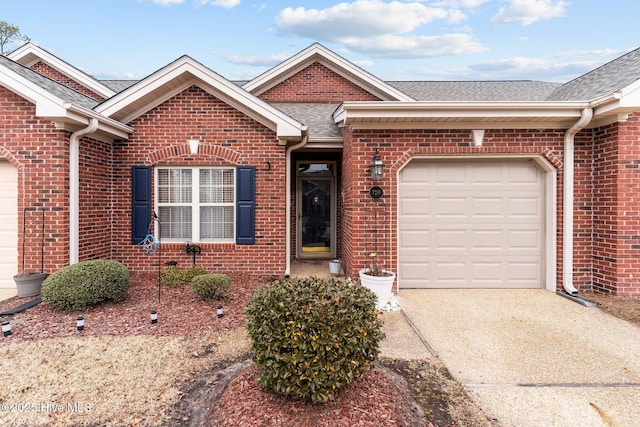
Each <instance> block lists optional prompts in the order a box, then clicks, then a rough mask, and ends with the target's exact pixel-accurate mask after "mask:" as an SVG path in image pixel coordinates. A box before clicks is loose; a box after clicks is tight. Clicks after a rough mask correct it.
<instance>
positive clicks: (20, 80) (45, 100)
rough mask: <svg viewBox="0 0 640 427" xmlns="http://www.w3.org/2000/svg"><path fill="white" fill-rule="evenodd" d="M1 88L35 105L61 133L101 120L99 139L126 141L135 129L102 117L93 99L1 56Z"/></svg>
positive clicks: (42, 116) (37, 113)
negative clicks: (132, 129) (91, 120)
mask: <svg viewBox="0 0 640 427" xmlns="http://www.w3.org/2000/svg"><path fill="white" fill-rule="evenodd" d="M0 85H1V86H4V87H6V88H7V89H9V90H10V91H12V92H14V93H16V94H17V95H18V96H20V97H22V98H24V99H26V100H28V101H29V102H31V103H33V104H34V105H35V107H36V116H38V117H41V118H46V119H50V120H52V121H53V122H54V123H55V125H56V127H57V128H58V129H65V130H68V131H70V132H73V131H75V130H78V129H80V128H83V127H86V126H87V125H88V124H89V122H90V119H91V118H96V119H98V133H97V135H96V137H97V138H98V139H103V140H109V139H113V138H114V137H116V138H126V137H127V136H128V133H129V132H131V129H130V128H129V127H128V126H126V125H123V124H122V123H119V122H117V121H115V120H111V119H108V118H105V117H100V116H99V115H98V114H96V113H95V112H94V111H92V108H93V107H94V106H95V105H96V104H97V102H96V101H94V100H93V99H91V98H89V97H87V96H85V95H83V94H81V93H78V92H76V91H74V90H72V89H69V88H68V87H66V86H64V85H62V84H60V83H58V82H56V81H54V80H51V79H49V78H47V77H45V76H43V75H41V74H39V73H36V72H35V71H33V70H31V69H29V68H27V67H25V66H23V65H20V64H18V63H17V62H14V61H12V60H10V59H9V58H6V57H4V56H1V55H0Z"/></svg>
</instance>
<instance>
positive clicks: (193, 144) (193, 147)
mask: <svg viewBox="0 0 640 427" xmlns="http://www.w3.org/2000/svg"><path fill="white" fill-rule="evenodd" d="M187 142H188V143H189V151H191V154H198V146H199V145H200V141H199V140H197V139H190V140H188V141H187Z"/></svg>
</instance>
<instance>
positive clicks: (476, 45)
mask: <svg viewBox="0 0 640 427" xmlns="http://www.w3.org/2000/svg"><path fill="white" fill-rule="evenodd" d="M343 43H345V44H346V45H347V46H349V48H350V49H351V50H353V51H357V52H366V53H369V54H372V55H376V56H378V55H379V56H384V57H386V58H425V57H434V56H448V55H462V54H465V53H478V52H484V51H485V50H487V48H486V47H485V46H483V45H482V44H481V43H480V42H478V41H476V40H475V39H474V38H473V37H472V36H470V35H468V34H445V35H442V36H395V35H385V36H377V37H370V38H362V39H347V40H343Z"/></svg>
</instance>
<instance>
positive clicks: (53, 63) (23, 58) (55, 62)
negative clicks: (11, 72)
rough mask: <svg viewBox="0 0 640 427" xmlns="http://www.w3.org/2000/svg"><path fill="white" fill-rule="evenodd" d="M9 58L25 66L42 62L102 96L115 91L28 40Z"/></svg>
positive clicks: (104, 96) (110, 95)
mask: <svg viewBox="0 0 640 427" xmlns="http://www.w3.org/2000/svg"><path fill="white" fill-rule="evenodd" d="M7 57H8V58H9V59H12V60H13V61H15V62H18V63H20V64H22V65H24V66H25V67H28V68H29V67H31V66H33V65H34V64H36V63H38V62H43V63H45V64H47V65H48V66H50V67H52V68H53V69H55V70H57V71H59V72H60V73H62V74H64V75H65V76H67V77H69V78H71V79H73V80H74V81H76V82H78V83H79V84H81V85H82V86H84V87H86V88H88V89H91V90H92V91H93V92H95V93H97V94H98V95H100V96H102V97H103V98H111V97H112V96H113V95H115V94H116V92H115V91H113V90H112V89H110V88H109V87H107V86H105V85H104V84H102V83H101V82H100V81H99V80H96V79H95V78H94V77H93V76H90V75H89V74H87V73H85V72H84V71H82V70H80V69H79V68H76V67H74V66H73V65H71V64H69V63H68V62H65V61H63V60H62V59H60V58H58V57H57V56H55V55H53V54H51V53H49V52H47V51H46V50H44V49H42V48H40V47H38V46H36V45H35V44H33V43H31V42H29V43H26V44H24V45H22V46H21V47H19V48H18V49H16V50H14V51H13V52H11V53H10V54H9V55H7Z"/></svg>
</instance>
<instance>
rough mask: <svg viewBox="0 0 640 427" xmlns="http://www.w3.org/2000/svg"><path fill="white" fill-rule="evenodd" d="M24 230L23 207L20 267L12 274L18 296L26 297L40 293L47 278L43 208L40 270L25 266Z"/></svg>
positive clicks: (25, 214) (25, 225) (25, 211)
mask: <svg viewBox="0 0 640 427" xmlns="http://www.w3.org/2000/svg"><path fill="white" fill-rule="evenodd" d="M26 231H27V209H26V208H25V209H24V211H23V216H22V269H21V271H20V272H19V273H18V274H16V275H15V276H13V281H14V282H15V284H16V290H17V291H18V297H20V298H26V297H33V296H36V295H40V291H41V289H42V282H43V281H44V279H46V278H47V273H45V272H43V271H42V270H43V267H44V210H43V211H42V236H41V239H40V270H37V269H28V268H25V266H26V255H25V253H26V246H27V242H26Z"/></svg>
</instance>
